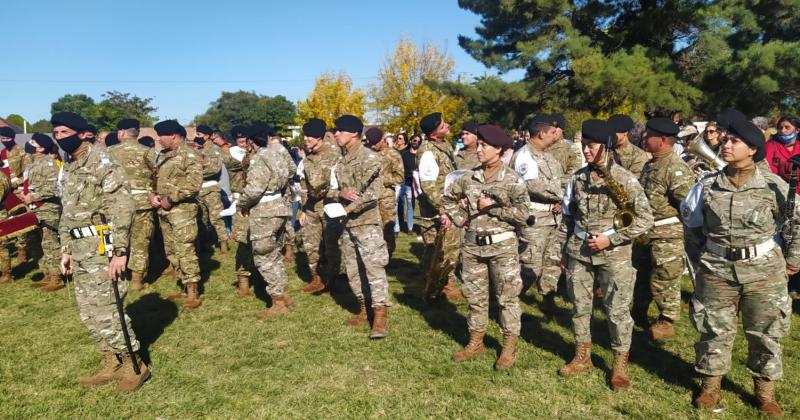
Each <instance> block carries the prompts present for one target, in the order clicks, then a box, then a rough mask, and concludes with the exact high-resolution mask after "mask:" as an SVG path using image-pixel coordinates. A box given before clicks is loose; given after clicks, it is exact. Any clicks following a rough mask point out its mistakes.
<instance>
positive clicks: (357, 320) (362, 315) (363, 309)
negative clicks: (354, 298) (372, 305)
mask: <svg viewBox="0 0 800 420" xmlns="http://www.w3.org/2000/svg"><path fill="white" fill-rule="evenodd" d="M358 306H359V307H358V313H357V314H356V316H354V317H352V318H350V319H348V320H347V321H346V322H345V324H347V325H350V326H353V327H359V326H361V325H366V324H367V323H369V317H368V316H367V302H365V301H364V299H361V300H359V301H358Z"/></svg>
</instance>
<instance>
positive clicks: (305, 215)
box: [298, 118, 342, 293]
mask: <svg viewBox="0 0 800 420" xmlns="http://www.w3.org/2000/svg"><path fill="white" fill-rule="evenodd" d="M326 130H327V127H326V126H325V122H324V121H322V120H320V119H317V118H312V119H310V120H308V121H307V122H306V123H305V124H304V125H303V135H304V140H305V145H306V157H305V158H304V159H303V177H302V181H301V182H302V184H303V185H302V188H303V190H305V191H306V194H305V199H304V201H303V203H302V205H301V207H300V209H301V213H300V215H299V216H298V217H299V219H300V226H302V230H301V231H300V233H301V234H302V236H303V248H305V251H306V256H307V257H308V269H309V271H311V283H309V284H308V285H307V286H306V287H304V288H303V289H302V290H303V291H304V292H308V293H315V292H319V291H322V290H323V289H325V287H326V284H327V285H328V289H330V288H331V286H332V285H333V282H334V281H335V279H336V277H337V276H338V275H339V266H340V265H341V257H340V253H339V244H338V241H339V238H340V237H341V236H342V223H341V220H340V219H338V218H329V217H327V216H325V214H324V212H323V207H322V206H323V203H324V198H325V196H326V195H327V193H328V188H329V187H330V183H331V168H333V167H334V166H336V163H337V162H339V158H340V155H339V153H338V147H337V148H335V149H332V148H330V147H329V146H328V144H326V142H325V141H324V140H323V138H324V136H325V132H326ZM320 255H324V256H325V259H324V261H323V263H324V264H323V265H322V267H320ZM320 273H321V274H322V277H320ZM323 278H324V281H323Z"/></svg>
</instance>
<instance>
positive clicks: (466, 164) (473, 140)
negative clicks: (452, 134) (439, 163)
mask: <svg viewBox="0 0 800 420" xmlns="http://www.w3.org/2000/svg"><path fill="white" fill-rule="evenodd" d="M461 143H462V144H463V145H464V148H463V149H461V150H459V151H457V152H456V154H455V164H456V169H475V168H477V167H479V166H481V161H480V160H479V159H478V123H476V122H474V121H467V122H465V123H464V124H462V125H461Z"/></svg>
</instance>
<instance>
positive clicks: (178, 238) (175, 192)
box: [156, 142, 203, 285]
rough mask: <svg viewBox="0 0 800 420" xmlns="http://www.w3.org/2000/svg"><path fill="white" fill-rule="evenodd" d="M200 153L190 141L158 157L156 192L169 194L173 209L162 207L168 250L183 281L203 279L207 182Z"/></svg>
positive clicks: (161, 212)
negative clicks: (201, 224)
mask: <svg viewBox="0 0 800 420" xmlns="http://www.w3.org/2000/svg"><path fill="white" fill-rule="evenodd" d="M201 165H202V162H201V161H200V156H199V155H198V154H197V152H195V151H194V150H193V149H191V148H190V147H189V146H188V145H187V144H186V143H184V142H179V144H178V145H177V146H176V147H175V150H168V149H163V150H161V152H160V153H159V154H158V157H157V158H156V171H157V173H156V194H157V195H158V196H159V197H161V199H162V200H166V199H167V197H169V199H170V201H171V202H172V203H173V204H172V208H170V209H169V210H164V209H161V208H160V209H158V220H159V224H160V225H161V234H162V236H163V237H164V251H165V252H166V254H167V258H168V259H169V262H170V263H171V264H172V267H173V268H174V269H175V270H176V271H177V272H178V273H179V276H180V278H181V280H182V281H183V284H184V285H186V284H188V283H197V282H199V281H200V266H199V264H198V262H197V250H196V249H195V240H196V239H197V196H198V194H199V192H200V184H201V183H202V182H203V177H202V173H201Z"/></svg>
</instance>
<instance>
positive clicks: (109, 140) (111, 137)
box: [106, 132, 119, 147]
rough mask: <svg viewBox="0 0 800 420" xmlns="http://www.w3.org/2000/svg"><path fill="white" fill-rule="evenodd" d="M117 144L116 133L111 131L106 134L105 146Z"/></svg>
mask: <svg viewBox="0 0 800 420" xmlns="http://www.w3.org/2000/svg"><path fill="white" fill-rule="evenodd" d="M117 144H119V137H117V133H114V132H111V133H108V135H107V136H106V147H111V146H115V145H117Z"/></svg>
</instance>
